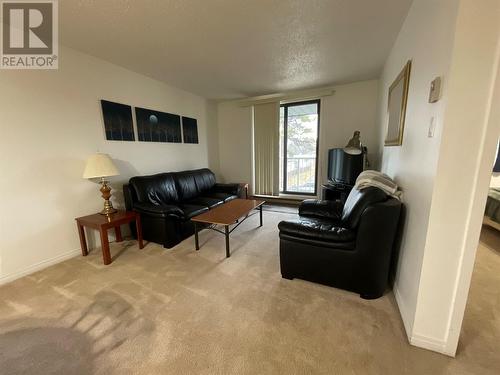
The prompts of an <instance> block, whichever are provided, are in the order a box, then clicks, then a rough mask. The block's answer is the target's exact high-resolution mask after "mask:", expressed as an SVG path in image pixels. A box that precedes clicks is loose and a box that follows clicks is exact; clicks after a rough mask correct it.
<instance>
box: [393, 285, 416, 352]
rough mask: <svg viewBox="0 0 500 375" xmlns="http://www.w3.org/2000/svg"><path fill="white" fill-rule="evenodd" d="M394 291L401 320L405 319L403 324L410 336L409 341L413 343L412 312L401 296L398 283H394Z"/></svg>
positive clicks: (407, 334)
mask: <svg viewBox="0 0 500 375" xmlns="http://www.w3.org/2000/svg"><path fill="white" fill-rule="evenodd" d="M392 290H393V292H394V297H395V298H396V302H397V304H398V308H399V313H400V315H401V320H402V321H403V325H404V327H405V331H406V336H407V337H408V341H409V342H410V343H411V336H412V334H411V332H412V328H413V322H412V321H411V318H410V312H409V311H408V307H407V306H406V304H405V302H404V299H403V298H402V297H401V293H400V292H399V289H398V287H397V285H396V284H394V286H393V288H392Z"/></svg>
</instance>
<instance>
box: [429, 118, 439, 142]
mask: <svg viewBox="0 0 500 375" xmlns="http://www.w3.org/2000/svg"><path fill="white" fill-rule="evenodd" d="M436 122H437V118H436V117H435V116H432V117H431V121H430V122H429V130H428V131H427V137H429V138H432V137H434V132H435V130H436Z"/></svg>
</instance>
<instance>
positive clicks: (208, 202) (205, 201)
mask: <svg viewBox="0 0 500 375" xmlns="http://www.w3.org/2000/svg"><path fill="white" fill-rule="evenodd" d="M186 203H187V204H194V205H197V206H205V207H208V208H214V207H216V206H218V205H221V204H222V203H224V201H223V200H222V199H217V198H209V197H196V198H194V199H190V200H189V201H187V202H186Z"/></svg>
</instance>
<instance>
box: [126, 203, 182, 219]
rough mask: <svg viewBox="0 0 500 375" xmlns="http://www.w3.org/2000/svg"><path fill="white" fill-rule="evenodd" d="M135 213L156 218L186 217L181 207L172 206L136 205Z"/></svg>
mask: <svg viewBox="0 0 500 375" xmlns="http://www.w3.org/2000/svg"><path fill="white" fill-rule="evenodd" d="M134 211H135V212H138V213H140V214H144V215H148V216H156V217H169V216H177V217H183V216H184V212H183V211H182V210H181V209H180V208H179V207H177V206H174V205H170V204H169V205H163V206H158V205H155V204H152V203H134Z"/></svg>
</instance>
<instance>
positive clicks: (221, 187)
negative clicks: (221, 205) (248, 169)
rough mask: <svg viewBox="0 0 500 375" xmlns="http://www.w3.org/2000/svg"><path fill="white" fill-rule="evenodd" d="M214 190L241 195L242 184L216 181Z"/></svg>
mask: <svg viewBox="0 0 500 375" xmlns="http://www.w3.org/2000/svg"><path fill="white" fill-rule="evenodd" d="M213 191H214V192H215V193H225V194H234V195H237V196H240V195H241V191H240V184H221V183H216V184H215V185H214V188H213Z"/></svg>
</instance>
